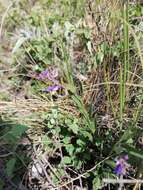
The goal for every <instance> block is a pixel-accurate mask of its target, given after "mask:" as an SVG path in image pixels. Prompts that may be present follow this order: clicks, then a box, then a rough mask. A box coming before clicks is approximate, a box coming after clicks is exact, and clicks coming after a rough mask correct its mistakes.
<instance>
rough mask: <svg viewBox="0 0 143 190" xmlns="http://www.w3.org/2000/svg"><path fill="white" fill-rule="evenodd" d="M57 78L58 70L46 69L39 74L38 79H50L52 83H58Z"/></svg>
mask: <svg viewBox="0 0 143 190" xmlns="http://www.w3.org/2000/svg"><path fill="white" fill-rule="evenodd" d="M57 77H58V69H57V68H54V69H46V70H44V71H42V72H41V73H40V74H39V76H38V79H40V80H45V79H49V80H50V81H52V82H57V80H56V78H57Z"/></svg>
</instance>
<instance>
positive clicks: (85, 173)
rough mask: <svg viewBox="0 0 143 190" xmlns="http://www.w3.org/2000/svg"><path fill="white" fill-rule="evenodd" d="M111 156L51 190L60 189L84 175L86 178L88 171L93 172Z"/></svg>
mask: <svg viewBox="0 0 143 190" xmlns="http://www.w3.org/2000/svg"><path fill="white" fill-rule="evenodd" d="M110 157H111V156H108V157H107V158H105V159H104V160H102V161H101V162H99V163H98V164H96V165H95V166H94V167H93V168H91V169H90V170H87V171H86V172H84V173H83V174H81V175H79V176H78V177H76V178H73V179H71V180H70V181H69V182H66V183H64V184H63V185H60V186H58V187H56V188H53V189H51V190H59V189H60V188H62V187H65V186H66V185H68V184H70V183H72V182H74V181H76V180H78V179H80V178H82V177H83V178H85V177H86V175H87V174H88V173H90V172H92V171H93V170H95V169H96V168H97V166H99V165H100V164H102V163H103V162H104V161H105V160H108V159H109V158H110Z"/></svg>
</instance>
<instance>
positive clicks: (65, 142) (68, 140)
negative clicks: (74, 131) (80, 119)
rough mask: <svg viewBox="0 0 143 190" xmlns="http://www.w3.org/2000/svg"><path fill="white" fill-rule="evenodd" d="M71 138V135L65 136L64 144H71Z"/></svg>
mask: <svg viewBox="0 0 143 190" xmlns="http://www.w3.org/2000/svg"><path fill="white" fill-rule="evenodd" d="M70 140H71V138H70V137H65V138H64V139H63V143H64V144H69V143H70Z"/></svg>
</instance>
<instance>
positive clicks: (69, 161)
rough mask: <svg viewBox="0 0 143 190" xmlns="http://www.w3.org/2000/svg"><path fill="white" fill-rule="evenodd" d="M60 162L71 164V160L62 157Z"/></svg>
mask: <svg viewBox="0 0 143 190" xmlns="http://www.w3.org/2000/svg"><path fill="white" fill-rule="evenodd" d="M62 162H63V163H64V164H71V162H72V159H71V157H68V156H64V158H63V160H62Z"/></svg>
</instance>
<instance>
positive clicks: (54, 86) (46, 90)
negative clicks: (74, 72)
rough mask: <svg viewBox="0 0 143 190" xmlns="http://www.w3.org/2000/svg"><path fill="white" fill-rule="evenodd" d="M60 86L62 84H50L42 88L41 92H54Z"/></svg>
mask: <svg viewBox="0 0 143 190" xmlns="http://www.w3.org/2000/svg"><path fill="white" fill-rule="evenodd" d="M61 88H62V86H60V85H52V86H48V87H47V88H45V89H44V90H43V92H55V91H57V90H59V89H61Z"/></svg>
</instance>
